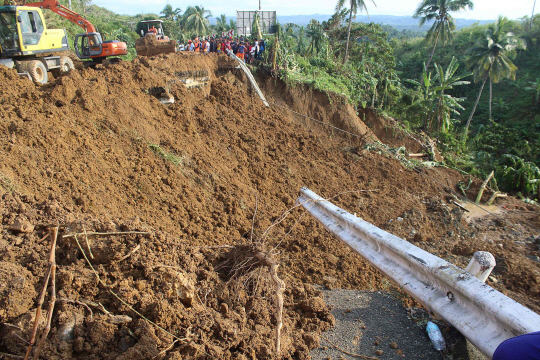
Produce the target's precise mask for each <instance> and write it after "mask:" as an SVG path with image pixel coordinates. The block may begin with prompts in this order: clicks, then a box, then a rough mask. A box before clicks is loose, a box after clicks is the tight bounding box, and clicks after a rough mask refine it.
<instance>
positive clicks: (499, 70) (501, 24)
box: [464, 16, 525, 135]
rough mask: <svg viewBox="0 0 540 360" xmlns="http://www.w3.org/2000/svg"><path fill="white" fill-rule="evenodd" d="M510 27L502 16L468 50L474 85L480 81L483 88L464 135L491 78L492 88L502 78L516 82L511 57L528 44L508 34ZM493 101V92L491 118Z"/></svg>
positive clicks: (515, 67) (514, 68) (515, 68)
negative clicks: (508, 27) (507, 29)
mask: <svg viewBox="0 0 540 360" xmlns="http://www.w3.org/2000/svg"><path fill="white" fill-rule="evenodd" d="M507 24H508V19H507V18H505V17H502V16H501V17H499V19H498V20H497V22H495V24H491V25H489V27H488V29H487V30H486V32H485V34H484V36H483V37H482V39H480V40H479V42H478V44H477V45H476V46H475V47H473V48H471V49H469V51H468V52H469V53H470V54H471V57H470V58H469V59H468V61H467V64H468V65H469V67H471V68H473V69H474V70H473V76H474V82H478V81H480V80H481V81H482V86H480V92H479V93H478V97H477V98H476V102H475V103H474V107H473V109H472V111H471V115H470V116H469V119H468V120H467V124H466V125H465V129H464V134H465V135H466V134H467V131H468V130H469V125H470V124H471V120H472V118H473V116H474V112H475V111H476V107H477V106H478V101H480V96H481V95H482V90H484V85H485V84H486V81H487V79H488V78H489V80H490V85H491V83H492V82H494V83H498V82H499V81H500V80H502V79H512V80H515V79H516V70H517V66H516V65H514V63H513V62H512V60H511V59H510V56H511V55H512V54H513V53H514V52H515V51H516V50H517V49H524V48H525V42H524V41H523V40H522V39H518V38H517V37H516V36H515V35H514V34H513V33H512V32H509V31H508V32H507V31H506V27H507ZM490 88H491V86H490ZM491 98H492V94H491V91H490V100H489V101H490V114H489V118H490V119H491Z"/></svg>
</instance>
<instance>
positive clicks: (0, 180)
mask: <svg viewBox="0 0 540 360" xmlns="http://www.w3.org/2000/svg"><path fill="white" fill-rule="evenodd" d="M0 186H1V187H2V188H3V189H4V190H6V191H7V192H9V193H12V192H13V191H15V190H17V184H15V182H13V180H11V179H10V178H8V177H7V176H6V175H4V174H2V173H0Z"/></svg>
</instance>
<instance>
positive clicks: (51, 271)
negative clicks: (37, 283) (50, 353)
mask: <svg viewBox="0 0 540 360" xmlns="http://www.w3.org/2000/svg"><path fill="white" fill-rule="evenodd" d="M53 232H54V235H53V240H52V242H51V251H50V254H49V265H48V269H47V272H46V273H45V280H44V284H43V289H42V290H41V294H40V295H39V298H38V304H37V309H36V317H35V319H34V326H33V328H32V335H31V336H30V341H29V345H28V349H27V350H26V355H25V356H24V359H25V360H28V359H29V358H30V354H31V353H32V347H33V346H34V343H35V342H36V333H37V328H38V324H39V319H40V318H41V307H42V306H43V301H44V299H45V293H46V292H47V286H48V285H49V279H51V280H52V286H51V302H50V303H49V313H48V317H47V327H48V329H47V327H46V328H45V330H44V331H43V335H42V337H41V340H40V342H39V347H38V350H37V351H36V355H35V358H37V356H39V351H40V349H41V346H42V345H43V341H44V340H45V338H46V337H47V335H48V333H49V330H50V328H51V323H50V321H51V318H52V312H53V310H54V302H55V301H54V300H56V289H55V274H56V258H55V249H56V240H57V238H58V227H55V228H54V230H53Z"/></svg>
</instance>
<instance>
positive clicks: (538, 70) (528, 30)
mask: <svg viewBox="0 0 540 360" xmlns="http://www.w3.org/2000/svg"><path fill="white" fill-rule="evenodd" d="M346 3H347V2H346V1H343V2H340V3H338V10H339V11H337V12H336V13H335V14H334V15H333V16H332V17H331V18H330V19H328V20H327V21H323V22H322V23H320V22H319V21H317V20H315V19H313V20H312V21H311V22H310V23H309V24H308V26H307V29H304V28H303V27H299V26H297V25H294V24H286V25H279V24H278V27H277V28H278V31H277V34H276V35H275V36H268V37H267V50H268V51H266V52H265V56H264V59H263V61H262V62H261V63H260V64H259V66H260V67H262V68H271V70H272V71H275V72H276V73H277V74H278V76H279V77H280V78H281V79H283V80H284V81H285V82H287V83H288V84H290V85H292V86H294V85H295V84H298V83H302V84H307V85H308V86H311V87H313V88H315V89H318V90H321V91H324V92H333V93H337V94H341V95H343V96H345V97H346V98H347V99H348V100H349V101H350V102H351V103H352V104H354V105H355V106H356V107H357V108H362V107H371V108H373V109H374V110H375V111H377V112H379V113H381V115H390V116H393V117H394V118H396V119H397V120H398V121H400V122H401V123H403V124H404V125H405V126H406V127H407V128H409V129H410V130H413V131H415V130H421V131H424V132H426V133H428V134H429V135H430V136H431V137H432V138H435V139H436V140H437V141H438V147H439V148H440V150H441V151H443V155H444V157H445V163H446V165H447V166H450V167H454V168H457V169H459V170H462V171H466V172H468V173H470V174H472V175H475V176H479V177H481V178H485V177H486V176H487V175H488V174H489V173H490V172H491V171H492V170H494V171H495V178H496V181H497V183H498V186H499V188H500V190H501V191H509V192H513V193H519V194H520V195H523V196H524V197H527V196H529V197H531V198H538V197H539V194H538V189H539V187H540V184H539V182H540V174H539V172H538V165H539V162H540V151H539V149H540V51H539V50H540V49H539V46H540V43H539V39H540V16H539V15H536V16H535V17H534V18H533V19H532V25H531V19H529V18H528V17H525V18H523V19H522V20H520V21H510V20H508V19H506V18H500V19H499V20H498V21H496V22H494V23H491V24H486V25H478V24H475V25H473V26H470V27H467V28H463V29H461V30H459V31H456V30H455V21H454V19H453V17H452V16H451V13H453V12H456V11H459V10H462V9H467V8H472V6H473V3H472V2H471V1H470V0H425V1H423V2H422V3H421V4H420V5H419V7H418V8H417V9H416V12H415V13H414V14H415V16H416V17H417V18H418V19H419V21H420V23H421V24H423V23H424V22H430V21H433V22H432V26H431V28H430V29H429V30H428V32H427V33H421V32H412V31H410V32H408V33H406V32H403V31H402V32H399V31H397V30H395V29H392V28H390V27H388V26H384V27H382V26H380V25H377V24H374V23H356V22H352V23H351V27H350V32H349V21H348V20H349V19H350V18H351V17H354V13H353V12H351V11H350V9H342V8H341V7H340V6H339V5H340V4H343V5H344V4H346ZM362 4H363V3H362ZM363 6H365V4H364V5H363ZM353 10H354V9H353ZM414 36H422V38H419V37H416V38H415V37H414ZM348 43H349V46H348V45H347V44H348ZM344 58H346V59H347V60H346V61H345V62H343V59H344ZM431 64H433V65H431ZM488 80H489V88H490V91H489V92H482V89H483V86H482V84H485V83H487V82H488ZM485 93H487V94H485ZM468 119H470V120H469V121H467V120H468ZM463 134H465V135H466V136H463Z"/></svg>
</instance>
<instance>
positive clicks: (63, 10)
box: [24, 0, 96, 33]
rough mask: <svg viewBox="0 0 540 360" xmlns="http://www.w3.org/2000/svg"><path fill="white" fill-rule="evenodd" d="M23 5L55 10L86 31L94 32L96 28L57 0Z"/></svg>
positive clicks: (45, 0)
mask: <svg viewBox="0 0 540 360" xmlns="http://www.w3.org/2000/svg"><path fill="white" fill-rule="evenodd" d="M24 6H35V7H40V8H43V9H49V10H51V11H52V12H55V13H57V14H58V15H60V16H62V17H64V18H66V19H68V20H69V21H71V22H72V23H74V24H77V25H79V26H80V27H82V28H83V29H84V31H85V32H87V33H93V32H96V28H95V27H94V25H92V23H91V22H90V21H88V20H86V19H85V18H83V17H82V16H81V15H80V14H78V13H76V12H75V11H72V10H71V9H68V8H67V7H65V6H63V5H61V4H60V3H59V2H58V0H44V1H39V2H33V3H26V4H24Z"/></svg>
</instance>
